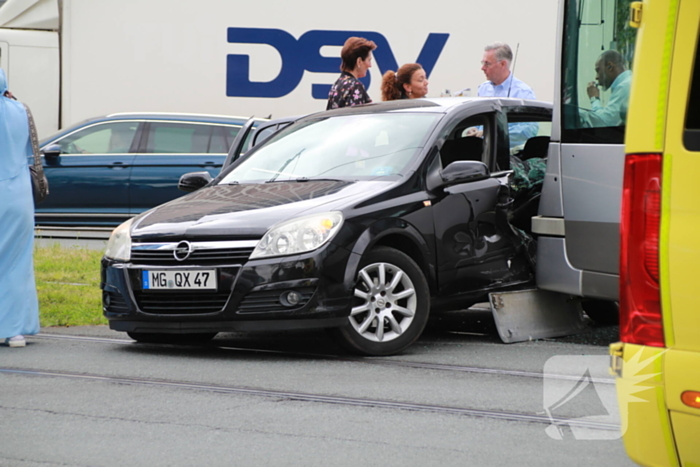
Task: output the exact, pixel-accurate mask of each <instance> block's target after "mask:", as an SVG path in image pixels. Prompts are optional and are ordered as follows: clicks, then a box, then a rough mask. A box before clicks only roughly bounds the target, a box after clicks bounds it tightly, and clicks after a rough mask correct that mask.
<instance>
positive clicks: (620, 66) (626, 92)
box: [586, 50, 632, 126]
mask: <svg viewBox="0 0 700 467" xmlns="http://www.w3.org/2000/svg"><path fill="white" fill-rule="evenodd" d="M595 73H596V81H597V83H596V82H595V81H591V82H590V83H588V88H587V89H586V90H587V92H588V97H589V98H590V99H591V109H592V110H593V113H594V114H595V115H596V116H597V117H598V118H599V119H600V120H599V122H598V123H597V124H595V125H594V126H602V125H604V126H619V125H623V124H624V123H625V121H626V120H627V105H628V103H629V100H630V85H631V84H632V72H630V71H629V70H628V69H627V68H626V67H625V60H624V59H623V58H622V55H620V53H619V52H617V51H616V50H608V51H605V52H603V53H602V54H601V55H600V57H598V60H596V62H595ZM598 86H600V87H602V88H603V90H604V91H607V90H608V89H610V100H609V101H608V103H607V105H605V106H603V105H601V103H600V90H599V89H598Z"/></svg>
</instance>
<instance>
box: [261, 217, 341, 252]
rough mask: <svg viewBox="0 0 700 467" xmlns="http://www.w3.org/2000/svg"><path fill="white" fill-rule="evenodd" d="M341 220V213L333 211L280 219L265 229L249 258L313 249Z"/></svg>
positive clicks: (333, 231) (322, 241) (320, 244)
mask: <svg viewBox="0 0 700 467" xmlns="http://www.w3.org/2000/svg"><path fill="white" fill-rule="evenodd" d="M342 224H343V214H342V213H340V212H335V211H334V212H326V213H323V214H312V215H310V216H304V217H299V218H296V219H292V220H288V221H284V222H280V223H279V224H277V225H275V226H273V227H272V228H270V230H268V231H267V233H266V234H265V236H264V237H263V238H262V240H260V242H259V243H258V245H257V246H256V247H255V250H253V254H252V255H250V259H255V258H267V257H270V256H287V255H296V254H299V253H304V252H307V251H312V250H315V249H317V248H319V247H321V246H322V245H324V244H325V243H327V242H328V241H329V240H330V239H331V238H333V236H334V235H335V234H336V233H337V232H338V230H340V226H341V225H342Z"/></svg>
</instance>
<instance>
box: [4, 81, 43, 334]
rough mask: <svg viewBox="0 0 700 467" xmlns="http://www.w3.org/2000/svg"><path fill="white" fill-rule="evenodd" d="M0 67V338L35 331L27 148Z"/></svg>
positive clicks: (22, 122) (23, 118)
mask: <svg viewBox="0 0 700 467" xmlns="http://www.w3.org/2000/svg"><path fill="white" fill-rule="evenodd" d="M6 90H7V79H6V77H5V72H4V71H3V70H1V69H0V271H2V272H1V273H0V339H3V340H4V339H5V338H7V337H13V336H16V335H18V334H22V335H31V334H36V333H37V332H39V304H38V301H37V294H36V284H35V281H34V263H33V248H34V200H33V198H32V187H31V183H30V179H29V166H28V164H27V161H28V159H27V156H29V155H31V154H32V149H31V143H30V140H29V125H28V123H27V113H26V111H25V110H24V106H22V104H20V103H19V102H16V101H14V100H12V99H9V98H7V97H4V96H3V94H4V93H5V91H6Z"/></svg>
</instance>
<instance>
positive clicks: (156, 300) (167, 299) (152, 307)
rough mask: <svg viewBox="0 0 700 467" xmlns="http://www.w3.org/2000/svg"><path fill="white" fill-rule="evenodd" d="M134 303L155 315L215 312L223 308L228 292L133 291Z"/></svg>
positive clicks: (143, 310)
mask: <svg viewBox="0 0 700 467" xmlns="http://www.w3.org/2000/svg"><path fill="white" fill-rule="evenodd" d="M134 296H135V297H136V303H137V304H138V306H139V309H140V310H141V311H142V312H144V313H150V314H155V315H190V314H195V315H196V314H207V313H217V312H219V311H221V310H223V308H224V306H225V305H226V301H227V300H228V297H229V293H228V292H224V293H213V294H208V293H201V292H199V293H191V292H187V293H176V292H167V293H149V292H141V291H134Z"/></svg>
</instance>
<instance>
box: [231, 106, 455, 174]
mask: <svg viewBox="0 0 700 467" xmlns="http://www.w3.org/2000/svg"><path fill="white" fill-rule="evenodd" d="M440 116H441V115H440V114H432V113H416V114H411V113H382V114H360V115H357V114H354V115H344V116H334V117H325V118H318V119H313V120H304V121H301V122H299V123H297V124H294V125H291V126H289V127H288V128H285V129H284V130H282V131H281V132H279V133H278V134H276V135H275V136H274V137H272V138H271V139H270V140H268V141H266V142H265V144H263V145H262V146H260V147H259V148H256V149H255V150H254V151H253V152H252V153H251V154H250V155H249V156H247V157H245V158H244V159H243V160H242V161H241V162H240V163H238V164H237V165H236V166H235V168H234V169H233V170H231V172H229V173H228V174H227V175H226V176H225V177H224V178H223V179H222V180H221V181H220V183H221V184H230V183H254V182H274V181H286V180H300V179H302V180H303V179H318V178H333V179H338V178H340V179H347V178H351V179H370V178H376V177H385V176H400V175H404V174H405V173H406V171H407V168H408V167H409V166H410V162H411V161H412V160H413V158H414V157H416V156H417V154H418V153H419V151H420V149H421V148H423V146H424V145H425V144H426V141H427V139H428V136H429V135H430V132H431V131H432V129H433V127H434V125H435V123H436V122H437V121H438V120H439V118H440Z"/></svg>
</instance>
